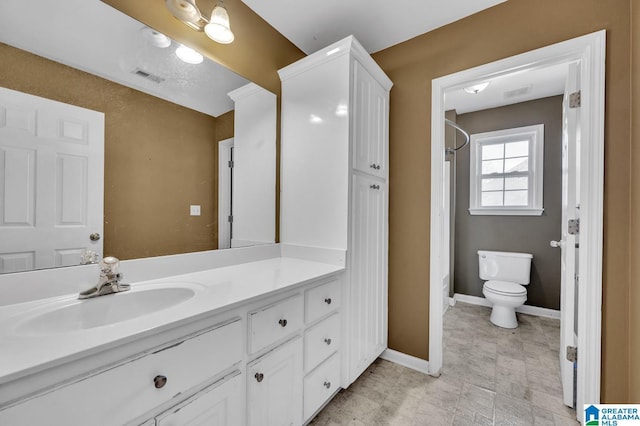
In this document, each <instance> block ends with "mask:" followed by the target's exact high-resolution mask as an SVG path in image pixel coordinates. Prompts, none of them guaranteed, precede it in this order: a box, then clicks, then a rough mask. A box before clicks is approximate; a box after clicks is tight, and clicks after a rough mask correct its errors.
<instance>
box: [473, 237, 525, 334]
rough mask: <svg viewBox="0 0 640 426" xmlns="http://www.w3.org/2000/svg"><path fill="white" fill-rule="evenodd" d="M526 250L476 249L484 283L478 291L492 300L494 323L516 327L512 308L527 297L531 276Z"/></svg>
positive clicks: (514, 309) (520, 304) (516, 321)
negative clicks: (523, 251)
mask: <svg viewBox="0 0 640 426" xmlns="http://www.w3.org/2000/svg"><path fill="white" fill-rule="evenodd" d="M532 258H533V255H531V254H529V253H511V252H504V251H485V250H479V251H478V260H479V265H480V278H481V279H483V280H488V281H487V282H485V283H484V286H483V288H482V293H483V294H484V297H486V298H487V300H488V301H489V302H491V303H492V304H493V310H492V311H491V322H492V323H493V324H495V325H497V326H498V327H504V328H516V327H518V320H517V319H516V308H517V307H519V306H522V305H524V302H526V301H527V289H526V288H525V287H523V286H525V285H527V284H529V280H530V276H531V259H532Z"/></svg>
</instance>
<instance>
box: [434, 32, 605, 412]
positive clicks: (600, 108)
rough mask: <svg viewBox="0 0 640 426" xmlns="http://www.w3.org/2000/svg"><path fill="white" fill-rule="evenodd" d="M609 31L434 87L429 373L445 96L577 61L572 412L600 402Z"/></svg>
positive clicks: (438, 358) (437, 324)
mask: <svg viewBox="0 0 640 426" xmlns="http://www.w3.org/2000/svg"><path fill="white" fill-rule="evenodd" d="M605 39H606V32H605V31H604V30H602V31H598V32H595V33H592V34H588V35H585V36H581V37H577V38H574V39H570V40H567V41H564V42H560V43H556V44H553V45H550V46H547V47H543V48H540V49H536V50H532V51H530V52H526V53H523V54H520V55H516V56H512V57H509V58H506V59H502V60H499V61H496V62H491V63H488V64H485V65H481V66H478V67H475V68H471V69H468V70H465V71H461V72H458V73H454V74H450V75H448V76H444V77H440V78H437V79H434V80H433V81H432V108H431V111H432V116H431V142H432V143H431V214H430V220H431V225H430V230H431V232H430V236H431V239H430V277H429V288H430V291H429V297H430V302H429V304H430V306H429V371H430V374H432V375H439V374H440V370H441V368H442V361H443V360H442V323H443V320H442V300H441V298H442V271H441V268H442V249H443V241H444V236H443V234H444V231H445V230H444V208H443V187H444V185H443V179H444V148H445V146H444V96H445V91H446V90H448V89H453V88H461V87H466V86H469V85H470V84H475V83H478V82H481V81H486V80H488V79H491V78H494V77H499V76H501V75H506V74H509V73H513V72H518V71H524V70H527V69H534V68H540V67H545V66H549V65H554V64H561V63H570V62H576V63H577V64H578V67H579V69H580V78H581V86H582V96H581V108H580V109H579V112H578V113H579V114H580V116H581V118H580V135H581V141H582V146H581V150H580V153H579V156H578V158H579V161H578V168H579V174H578V177H579V179H578V182H579V188H580V189H579V194H580V221H581V223H580V236H579V245H580V251H579V257H580V260H579V270H578V275H579V276H580V282H581V283H584V284H585V285H583V286H582V288H581V291H580V292H579V294H578V305H579V306H580V310H579V312H578V315H577V329H578V330H579V333H578V346H579V347H580V355H579V363H578V365H577V392H576V404H577V405H576V406H577V407H581V406H582V404H583V403H589V404H597V403H599V402H600V377H601V371H600V366H601V352H600V351H601V329H602V324H601V322H602V312H601V311H602V247H603V239H602V231H603V182H604V87H605V85H604V82H605V80H604V76H605Z"/></svg>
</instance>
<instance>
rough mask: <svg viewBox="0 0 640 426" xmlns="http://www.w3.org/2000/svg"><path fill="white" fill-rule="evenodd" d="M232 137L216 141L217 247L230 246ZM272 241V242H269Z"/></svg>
mask: <svg viewBox="0 0 640 426" xmlns="http://www.w3.org/2000/svg"><path fill="white" fill-rule="evenodd" d="M231 148H233V138H229V139H224V140H221V141H218V248H219V249H222V248H231V223H229V218H228V216H229V215H230V214H232V212H231V185H232V178H231V174H232V173H233V172H232V171H231V172H229V161H230V160H231ZM271 243H273V242H271Z"/></svg>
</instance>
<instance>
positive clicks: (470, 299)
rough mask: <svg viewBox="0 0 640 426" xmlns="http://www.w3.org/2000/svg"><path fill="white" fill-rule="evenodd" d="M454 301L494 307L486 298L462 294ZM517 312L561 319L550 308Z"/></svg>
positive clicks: (533, 307)
mask: <svg viewBox="0 0 640 426" xmlns="http://www.w3.org/2000/svg"><path fill="white" fill-rule="evenodd" d="M453 300H454V304H455V302H463V303H469V304H471V305H479V306H486V307H489V308H490V307H491V306H492V305H491V302H489V301H488V300H487V299H485V298H484V297H478V296H469V295H466V294H460V293H456V294H454V295H453ZM449 304H450V305H451V302H449ZM452 306H453V305H452ZM516 312H519V313H521V314H527V315H533V316H536V317H543V318H553V319H560V311H558V310H555V309H549V308H540V307H538V306H529V305H522V306H520V307H519V308H516Z"/></svg>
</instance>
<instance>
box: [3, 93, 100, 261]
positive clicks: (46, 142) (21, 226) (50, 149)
mask: <svg viewBox="0 0 640 426" xmlns="http://www.w3.org/2000/svg"><path fill="white" fill-rule="evenodd" d="M103 175H104V114H102V113H100V112H96V111H91V110H88V109H85V108H80V107H76V106H73V105H68V104H65V103H61V102H57V101H52V100H49V99H45V98H41V97H38V96H32V95H28V94H25V93H21V92H17V91H14V90H9V89H5V88H0V273H7V272H20V271H27V270H31V269H34V268H36V269H40V268H51V267H56V266H68V265H77V264H79V263H81V259H82V257H83V256H84V257H85V258H86V257H87V256H86V254H87V252H88V251H91V252H94V253H97V255H98V256H102V238H101V237H100V236H101V235H102V233H103V222H102V211H103ZM92 234H93V238H92V237H91V236H92ZM89 258H96V256H89Z"/></svg>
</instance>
